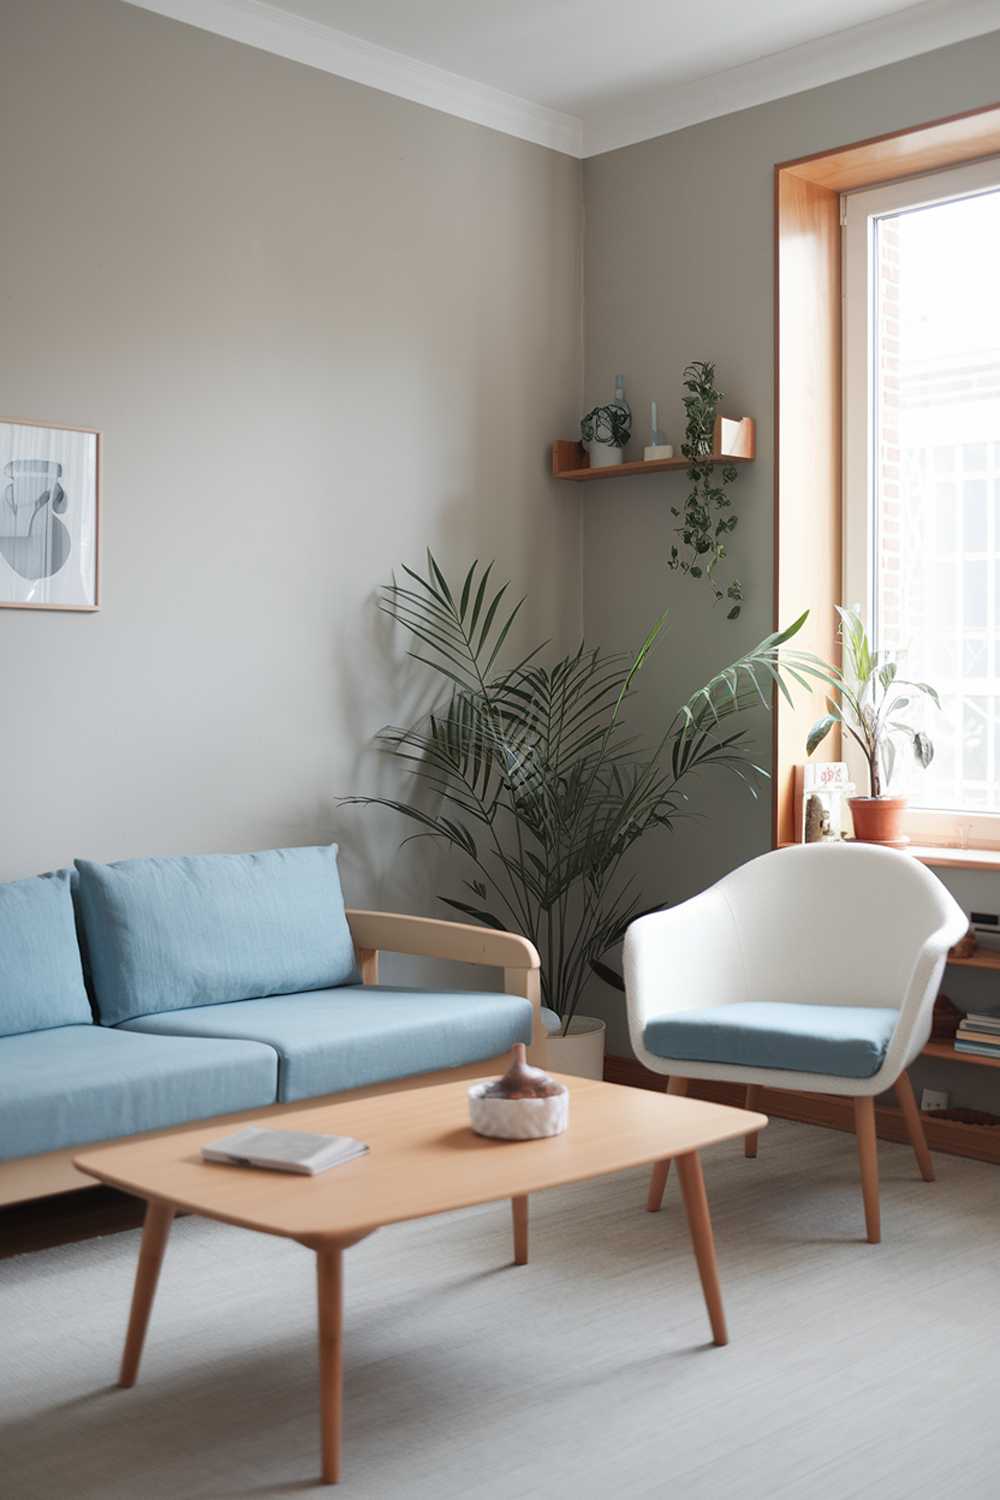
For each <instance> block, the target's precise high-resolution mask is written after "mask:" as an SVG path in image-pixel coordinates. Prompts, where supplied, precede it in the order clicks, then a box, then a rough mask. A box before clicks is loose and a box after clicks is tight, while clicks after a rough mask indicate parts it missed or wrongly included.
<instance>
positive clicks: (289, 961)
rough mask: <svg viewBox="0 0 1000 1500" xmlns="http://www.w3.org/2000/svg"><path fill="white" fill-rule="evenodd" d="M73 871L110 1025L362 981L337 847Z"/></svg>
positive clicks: (101, 1009) (102, 1012)
mask: <svg viewBox="0 0 1000 1500" xmlns="http://www.w3.org/2000/svg"><path fill="white" fill-rule="evenodd" d="M76 868H77V870H78V872H79V892H78V900H79V906H80V911H81V915H82V919H83V927H84V932H85V938H86V946H87V952H88V956H89V959H90V968H91V979H92V983H93V987H94V992H95V996H96V1000H97V1010H98V1015H99V1016H100V1019H101V1022H102V1023H103V1024H104V1025H106V1026H114V1025H117V1024H118V1022H120V1021H130V1020H133V1019H134V1018H135V1017H136V1016H145V1015H150V1014H155V1013H156V1012H159V1011H165V1010H181V1009H184V1008H186V1007H188V1006H202V1005H222V1004H228V1003H230V1002H231V1001H233V1000H251V999H254V998H255V997H256V996H258V995H286V994H294V993H298V992H299V991H301V990H319V989H328V988H329V987H331V986H332V985H338V984H350V983H352V982H353V981H354V980H356V979H357V977H358V976H357V972H356V968H355V962H354V945H353V943H352V941H351V933H350V928H349V927H348V925H347V917H346V915H345V913H344V900H343V896H342V894H341V890H340V877H339V875H338V874H337V846H336V844H331V845H327V846H322V847H319V848H305V849H268V850H265V851H264V852H263V853H260V854H202V855H187V856H182V857H180V858H175V859H128V860H123V861H121V863H119V864H113V865H99V864H94V863H92V862H91V861H90V860H84V859H81V860H77V862H76Z"/></svg>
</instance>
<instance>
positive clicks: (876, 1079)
mask: <svg viewBox="0 0 1000 1500" xmlns="http://www.w3.org/2000/svg"><path fill="white" fill-rule="evenodd" d="M966 927H967V918H966V916H965V913H964V912H963V911H962V910H961V908H960V907H959V906H958V904H957V903H956V902H955V901H954V900H953V899H952V897H951V895H950V894H949V892H948V891H947V890H946V889H945V887H944V886H943V885H942V884H941V882H940V881H939V880H938V879H937V878H936V877H935V876H934V875H932V874H931V873H930V871H929V870H927V869H926V868H925V867H924V866H923V865H922V864H920V863H919V862H918V861H917V860H915V859H913V858H912V857H911V856H910V855H908V854H901V853H897V852H896V851H894V850H888V849H881V848H878V847H875V846H872V845H867V844H812V845H800V846H796V847H795V848H789V849H780V850H776V851H774V852H773V853H771V854H765V855H762V856H761V857H760V858H759V859H755V860H751V861H750V863H749V864H746V865H744V866H742V868H740V869H738V870H735V871H734V872H733V873H732V874H731V875H727V876H726V878H725V879H724V880H721V881H719V883H718V884H717V885H715V886H712V887H711V889H709V890H707V891H704V892H703V893H702V894H701V895H700V896H696V897H694V899H693V900H691V901H686V902H684V903H683V904H682V905H680V906H676V907H673V908H671V909H670V910H668V911H663V912H654V913H652V914H651V915H650V916H647V917H640V918H639V920H638V921H636V922H633V923H632V926H631V927H630V928H629V930H628V933H627V934H626V938H625V988H626V993H627V997H628V1017H629V1030H630V1034H631V1039H632V1046H633V1048H634V1050H635V1053H636V1056H637V1057H638V1058H639V1059H640V1060H641V1061H642V1062H643V1063H645V1065H646V1067H647V1068H651V1069H652V1070H653V1071H654V1072H657V1073H665V1074H668V1075H669V1077H670V1084H669V1090H670V1092H671V1093H676V1094H682V1093H686V1092H687V1086H688V1080H689V1079H692V1078H711V1079H718V1080H723V1081H730V1082H734V1083H741V1084H744V1085H745V1086H746V1090H747V1096H746V1102H747V1108H748V1109H750V1108H754V1107H756V1103H757V1098H758V1095H759V1092H760V1089H761V1088H763V1087H767V1088H776V1089H782V1088H783V1089H796V1090H806V1091H810V1092H815V1093H824V1094H841V1095H848V1096H849V1097H851V1098H852V1099H853V1100H854V1116H855V1128H856V1131H857V1137H858V1154H859V1158H860V1165H861V1179H862V1189H863V1193H864V1203H865V1220H866V1225H867V1230H868V1239H869V1240H870V1241H871V1242H872V1243H877V1242H878V1240H879V1238H880V1232H879V1197H878V1160H877V1148H876V1138H875V1109H874V1099H875V1095H876V1094H880V1093H882V1092H883V1091H884V1090H885V1089H888V1088H892V1087H895V1090H896V1095H897V1098H898V1100H899V1104H900V1108H901V1109H902V1112H903V1117H904V1120H905V1122H906V1128H907V1131H908V1133H909V1136H910V1140H911V1142H912V1144H913V1149H914V1152H915V1154H916V1157H917V1162H918V1165H919V1167H920V1170H921V1173H922V1175H923V1177H924V1178H925V1180H927V1181H931V1180H933V1175H934V1173H933V1167H932V1165H931V1160H930V1155H929V1153H928V1150H927V1144H926V1141H925V1139H924V1133H923V1127H922V1125H921V1122H920V1113H919V1111H918V1109H917V1106H916V1102H915V1100H914V1098H913V1090H912V1088H911V1086H910V1081H909V1079H908V1077H907V1075H906V1071H905V1070H906V1069H907V1068H908V1067H909V1065H910V1064H911V1063H912V1062H913V1060H914V1058H915V1057H917V1056H918V1054H919V1053H920V1052H921V1050H922V1049H923V1047H924V1045H925V1043H926V1041H927V1038H928V1037H929V1035H930V1030H931V1015H932V1011H933V1007H934V998H935V996H936V994H937V990H938V985H939V984H940V981H941V975H942V971H943V969H944V964H945V959H946V956H947V953H948V949H949V948H950V947H951V946H952V944H954V943H956V942H957V941H958V939H959V938H960V937H961V936H962V934H963V933H964V932H965V930H966ZM746 1150H747V1155H748V1156H754V1155H756V1137H754V1136H748V1137H747V1147H746ZM668 1169H669V1163H667V1162H661V1163H659V1164H658V1165H657V1166H656V1167H655V1168H654V1171H653V1178H652V1181H651V1183H650V1192H649V1201H648V1207H649V1208H650V1210H651V1211H653V1212H655V1211H656V1210H657V1209H658V1208H659V1207H660V1204H661V1202H662V1198H663V1191H664V1188H665V1186H666V1181H667V1172H668Z"/></svg>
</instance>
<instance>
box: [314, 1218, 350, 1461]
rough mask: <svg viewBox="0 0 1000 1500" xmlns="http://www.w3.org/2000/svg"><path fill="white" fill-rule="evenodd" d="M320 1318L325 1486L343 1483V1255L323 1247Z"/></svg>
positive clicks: (335, 1247)
mask: <svg viewBox="0 0 1000 1500" xmlns="http://www.w3.org/2000/svg"><path fill="white" fill-rule="evenodd" d="M316 1294H317V1295H316V1301H317V1312H318V1314H319V1408H320V1411H319V1420H320V1435H321V1438H322V1444H323V1469H322V1474H323V1483H324V1484H336V1483H337V1482H338V1480H339V1479H340V1448H341V1426H342V1405H343V1321H344V1275H343V1251H342V1249H341V1247H340V1246H339V1245H330V1246H326V1245H324V1246H323V1248H322V1249H320V1250H317V1252H316Z"/></svg>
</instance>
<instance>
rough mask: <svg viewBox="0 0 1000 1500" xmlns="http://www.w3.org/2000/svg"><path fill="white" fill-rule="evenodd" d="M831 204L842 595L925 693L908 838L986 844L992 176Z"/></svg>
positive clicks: (994, 827) (996, 332) (995, 680)
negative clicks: (840, 408) (931, 691)
mask: <svg viewBox="0 0 1000 1500" xmlns="http://www.w3.org/2000/svg"><path fill="white" fill-rule="evenodd" d="M843 202H844V212H843V221H844V226H845V227H844V235H845V241H844V283H845V284H844V432H845V452H844V492H845V503H844V558H845V568H844V572H845V577H844V597H845V599H846V600H847V601H849V602H851V603H858V604H860V605H861V608H862V611H863V613H864V615H865V617H866V620H867V623H868V625H869V628H870V630H871V631H872V632H873V633H874V636H875V638H876V640H877V641H878V643H879V645H880V646H881V647H888V648H890V649H893V650H896V651H901V652H904V653H905V656H904V663H903V666H902V668H901V675H902V676H905V677H909V678H913V679H915V680H917V681H926V682H930V683H932V684H933V685H934V686H935V687H936V688H937V689H938V691H939V693H940V694H941V703H942V710H943V711H942V712H941V713H938V712H937V710H936V709H934V708H933V706H930V705H929V704H928V705H927V706H924V705H923V704H922V703H921V701H920V700H919V699H914V701H913V704H912V705H911V711H912V712H914V713H919V714H920V715H921V719H922V726H919V727H923V728H925V729H926V730H927V732H928V734H929V735H930V737H931V739H932V740H933V742H934V747H935V757H934V760H933V762H932V763H931V765H930V767H929V768H928V769H927V770H926V771H920V770H919V769H917V768H916V767H913V768H912V769H911V767H910V764H909V762H908V760H907V758H905V757H903V756H901V757H900V758H899V761H898V762H897V765H898V767H899V770H898V772H897V778H896V783H895V784H894V789H895V790H897V791H899V792H905V793H907V794H908V795H909V797H910V802H911V812H910V815H909V817H910V829H909V831H910V833H911V836H913V837H915V838H917V839H918V841H920V842H925V843H931V842H933V843H946V844H951V845H953V846H957V847H965V846H975V845H980V846H991V847H1000V161H998V160H997V159H993V160H991V161H987V162H978V163H976V164H974V165H972V166H968V167H962V168H959V169H957V170H952V171H949V172H942V173H938V174H935V175H932V176H927V177H923V178H919V179H912V178H911V179H910V180H908V181H907V182H904V183H898V184H895V185H892V186H889V187H882V188H877V189H873V190H867V191H862V192H857V193H851V194H847V195H845V197H844V200H843ZM914 722H915V723H916V722H917V721H914ZM855 780H856V781H857V782H858V784H859V790H861V789H862V788H864V789H865V790H867V788H866V786H865V782H864V779H863V773H862V768H861V766H860V765H858V766H855Z"/></svg>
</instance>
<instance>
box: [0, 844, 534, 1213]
mask: <svg viewBox="0 0 1000 1500" xmlns="http://www.w3.org/2000/svg"><path fill="white" fill-rule="evenodd" d="M380 950H392V951H395V952H400V953H410V954H416V955H424V956H434V957H441V958H450V959H458V960H463V961H466V962H472V963H485V964H491V965H495V966H498V967H500V968H502V969H503V970H504V990H503V991H500V992H496V991H484V992H476V991H451V990H421V989H407V988H402V987H398V986H396V987H393V986H387V985H380V984H379V983H378V982H377V980H378V953H379V951H380ZM543 1039H544V1027H543V1024H542V1018H541V1013H540V1007H539V984H538V955H537V953H536V952H535V949H534V948H533V947H532V945H531V944H530V943H529V942H527V940H526V939H524V938H520V937H517V936H516V935H515V934H512V933H498V932H493V931H491V930H489V929H486V928H479V927H472V926H464V925H462V924H459V923H453V922H439V921H433V920H430V919H428V918H421V917H405V916H395V915H391V914H388V913H381V912H360V911H346V910H345V908H344V902H343V897H342V894H341V888H340V879H339V876H338V872H337V850H336V846H335V845H334V846H328V847H327V846H323V847H318V848H303V849H272V850H267V851H265V852H262V853H258V854H223V855H200V856H190V857H184V858H170V859H139V860H126V861H123V862H121V863H118V864H108V865H102V864H96V863H93V862H91V861H88V860H78V861H77V862H76V868H75V870H73V871H69V870H59V871H56V872H55V873H52V874H48V875H39V876H35V877H34V878H32V879H29V880H19V881H14V882H12V883H9V884H6V885H0V1203H10V1202H14V1201H17V1200H18V1199H24V1198H30V1197H36V1196H39V1195H41V1194H43V1193H51V1192H59V1191H64V1190H65V1189H67V1188H71V1187H82V1186H85V1185H87V1183H88V1179H86V1178H84V1177H83V1176H82V1175H80V1174H79V1173H77V1172H76V1170H75V1168H74V1167H73V1166H72V1155H73V1153H74V1151H75V1150H76V1149H77V1148H79V1147H80V1146H82V1145H85V1144H91V1143H94V1142H102V1141H111V1140H116V1139H120V1138H121V1137H122V1136H129V1135H134V1134H137V1133H146V1132H156V1131H160V1130H165V1129H170V1128H176V1127H178V1126H183V1125H186V1124H192V1125H193V1124H194V1123H197V1122H202V1121H204V1120H205V1119H208V1118H212V1117H216V1116H218V1117H234V1116H235V1117H244V1118H245V1117H247V1116H248V1115H251V1116H254V1117H256V1116H259V1115H261V1114H267V1113H271V1112H274V1111H279V1110H281V1109H282V1108H288V1106H290V1105H294V1104H295V1103H297V1102H298V1101H300V1100H303V1099H317V1098H322V1097H323V1096H326V1095H330V1094H337V1095H343V1094H345V1093H351V1092H354V1093H358V1094H365V1093H372V1092H378V1091H379V1090H380V1089H381V1088H385V1087H399V1086H402V1083H403V1082H405V1084H406V1085H408V1086H419V1085H421V1084H424V1083H427V1082H429V1081H436V1075H439V1074H441V1073H442V1072H443V1071H447V1076H449V1077H456V1076H462V1070H465V1072H466V1073H468V1074H469V1075H470V1076H471V1075H473V1074H475V1073H481V1072H483V1071H488V1070H489V1069H490V1068H491V1067H492V1066H494V1065H496V1063H497V1062H498V1060H499V1059H500V1058H501V1057H502V1056H503V1054H504V1053H506V1052H508V1051H509V1050H510V1048H511V1046H512V1045H513V1044H514V1043H515V1042H518V1041H523V1042H527V1043H529V1045H530V1047H531V1049H532V1052H533V1053H534V1055H535V1056H536V1057H537V1056H538V1055H539V1052H540V1049H541V1048H542V1047H543V1046H544V1040H543ZM456 1070H458V1071H456Z"/></svg>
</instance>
